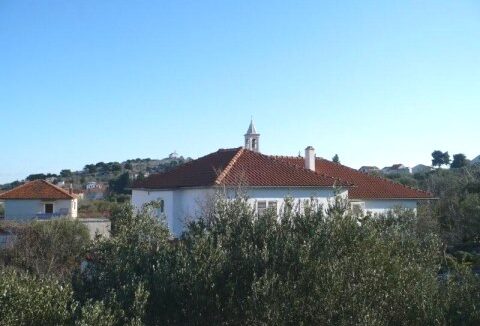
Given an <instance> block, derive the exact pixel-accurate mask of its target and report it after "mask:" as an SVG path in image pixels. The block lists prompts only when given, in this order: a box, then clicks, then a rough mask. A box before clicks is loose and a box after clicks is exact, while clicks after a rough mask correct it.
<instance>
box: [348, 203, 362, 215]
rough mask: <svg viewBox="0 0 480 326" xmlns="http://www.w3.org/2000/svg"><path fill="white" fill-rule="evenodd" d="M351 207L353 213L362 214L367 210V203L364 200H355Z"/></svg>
mask: <svg viewBox="0 0 480 326" xmlns="http://www.w3.org/2000/svg"><path fill="white" fill-rule="evenodd" d="M350 208H351V210H352V214H353V215H356V216H362V215H363V211H364V210H365V203H364V202H353V203H351V204H350Z"/></svg>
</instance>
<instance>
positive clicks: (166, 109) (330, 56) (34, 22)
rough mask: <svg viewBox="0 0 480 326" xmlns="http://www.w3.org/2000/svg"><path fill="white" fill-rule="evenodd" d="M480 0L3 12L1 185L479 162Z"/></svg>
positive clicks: (16, 8) (80, 5) (17, 8)
mask: <svg viewBox="0 0 480 326" xmlns="http://www.w3.org/2000/svg"><path fill="white" fill-rule="evenodd" d="M479 40H480V3H479V2H478V1H441V0H435V1H396V2H394V1H383V2H379V1H341V2H340V1H318V0H315V1H299V0H296V1H245V0H242V1H227V0H222V1H198V0H192V1H181V0H180V1H105V0H102V1H19V0H15V1H13V0H11V1H10V0H2V1H0V125H1V127H0V139H2V146H1V149H2V151H1V153H2V155H1V159H0V183H1V182H7V181H12V180H15V179H22V178H24V177H25V176H27V175H28V174H30V173H38V172H55V173H58V172H59V170H60V169H62V168H70V169H81V168H82V167H83V166H84V165H85V164H87V163H95V162H98V161H106V162H107V161H122V160H125V159H129V158H136V157H142V158H143V157H151V158H161V157H165V156H166V155H168V154H169V153H170V152H172V151H174V150H176V151H177V152H178V153H179V154H182V155H185V156H191V157H199V156H202V155H205V154H208V153H210V152H212V151H215V150H217V149H218V148H226V147H237V146H241V145H242V144H243V134H244V133H245V131H246V129H247V127H248V123H249V120H250V116H253V117H254V119H255V122H256V126H257V129H258V131H259V132H260V133H261V134H262V136H261V140H260V146H261V150H262V152H264V153H267V154H279V155H280V154H282V155H296V154H297V153H298V151H299V150H303V149H304V148H305V147H306V146H307V145H313V146H314V147H315V148H316V150H317V154H318V155H319V156H323V157H326V158H331V157H332V156H333V155H334V154H335V153H338V154H339V156H340V159H341V161H342V163H344V164H347V165H351V166H353V167H356V168H358V167H359V166H361V165H366V164H373V165H378V166H384V165H390V164H393V163H397V162H403V163H405V164H408V165H413V164H416V163H429V161H430V153H431V152H432V151H433V150H434V149H441V150H444V151H446V150H448V151H449V152H450V153H459V152H461V153H465V154H466V155H467V157H469V158H472V157H474V156H476V155H479V154H480V146H479V145H478V143H479V139H480V128H479V122H480V41H479Z"/></svg>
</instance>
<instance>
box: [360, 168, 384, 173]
mask: <svg viewBox="0 0 480 326" xmlns="http://www.w3.org/2000/svg"><path fill="white" fill-rule="evenodd" d="M358 171H360V172H363V173H376V172H380V169H379V168H378V167H376V166H362V167H361V168H360V169H358Z"/></svg>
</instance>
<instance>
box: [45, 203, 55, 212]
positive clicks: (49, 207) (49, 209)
mask: <svg viewBox="0 0 480 326" xmlns="http://www.w3.org/2000/svg"><path fill="white" fill-rule="evenodd" d="M45 214H53V204H45Z"/></svg>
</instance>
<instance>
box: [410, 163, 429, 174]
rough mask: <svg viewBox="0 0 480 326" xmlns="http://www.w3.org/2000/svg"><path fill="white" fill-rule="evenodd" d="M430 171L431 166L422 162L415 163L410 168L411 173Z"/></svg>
mask: <svg viewBox="0 0 480 326" xmlns="http://www.w3.org/2000/svg"><path fill="white" fill-rule="evenodd" d="M430 171H432V167H431V166H428V165H424V164H417V165H415V166H414V167H413V168H412V173H413V174H417V173H427V172H430Z"/></svg>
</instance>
